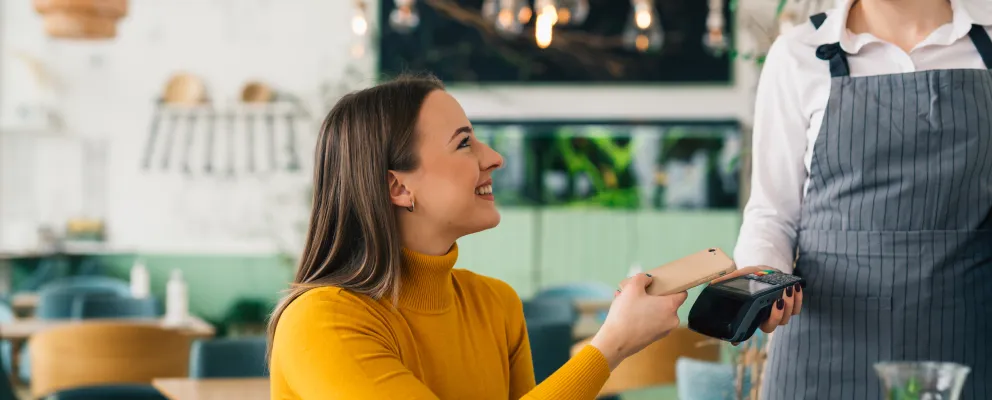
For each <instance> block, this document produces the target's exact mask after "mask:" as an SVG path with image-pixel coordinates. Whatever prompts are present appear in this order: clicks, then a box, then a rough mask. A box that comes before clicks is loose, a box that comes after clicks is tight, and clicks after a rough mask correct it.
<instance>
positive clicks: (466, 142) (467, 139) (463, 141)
mask: <svg viewBox="0 0 992 400" xmlns="http://www.w3.org/2000/svg"><path fill="white" fill-rule="evenodd" d="M469 142H471V138H465V139H462V141H461V143H458V148H459V149H460V148H462V147H469Z"/></svg>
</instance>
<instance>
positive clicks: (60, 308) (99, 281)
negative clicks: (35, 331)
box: [35, 276, 131, 319]
mask: <svg viewBox="0 0 992 400" xmlns="http://www.w3.org/2000/svg"><path fill="white" fill-rule="evenodd" d="M130 291H131V289H130V286H129V285H128V284H127V282H124V281H122V280H120V279H114V278H109V277H105V276H74V277H69V278H63V279H60V280H57V281H54V282H51V283H47V284H45V285H43V286H42V287H41V289H39V290H38V307H37V309H36V310H35V315H36V316H37V317H38V318H41V319H64V318H72V316H73V314H72V313H73V307H74V304H75V302H76V300H77V298H78V297H80V296H108V297H127V296H130Z"/></svg>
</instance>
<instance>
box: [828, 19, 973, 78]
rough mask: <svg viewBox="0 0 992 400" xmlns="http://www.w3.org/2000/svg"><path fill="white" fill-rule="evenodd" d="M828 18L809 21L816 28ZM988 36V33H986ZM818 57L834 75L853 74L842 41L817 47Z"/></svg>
mask: <svg viewBox="0 0 992 400" xmlns="http://www.w3.org/2000/svg"><path fill="white" fill-rule="evenodd" d="M826 20H827V14H826V13H819V14H816V15H813V16H811V17H809V21H810V22H812V23H813V27H814V28H816V29H820V26H822V25H823V22H824V21H826ZM983 32H984V31H983ZM987 38H988V35H986V39H987ZM990 55H992V54H990ZM816 58H819V59H821V60H824V61H829V62H830V76H832V77H838V76H850V75H851V69H850V68H849V67H848V65H847V53H845V52H844V49H842V48H840V43H830V44H824V45H821V46H820V47H817V48H816ZM990 68H992V67H990Z"/></svg>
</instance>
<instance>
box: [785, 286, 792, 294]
mask: <svg viewBox="0 0 992 400" xmlns="http://www.w3.org/2000/svg"><path fill="white" fill-rule="evenodd" d="M785 297H792V286H789V287H787V288H785Z"/></svg>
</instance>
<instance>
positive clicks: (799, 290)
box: [796, 283, 803, 293]
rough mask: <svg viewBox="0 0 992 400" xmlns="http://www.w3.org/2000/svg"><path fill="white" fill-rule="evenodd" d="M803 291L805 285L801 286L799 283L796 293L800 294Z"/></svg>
mask: <svg viewBox="0 0 992 400" xmlns="http://www.w3.org/2000/svg"><path fill="white" fill-rule="evenodd" d="M801 291H803V285H800V284H798V283H797V284H796V293H799V292H801Z"/></svg>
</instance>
